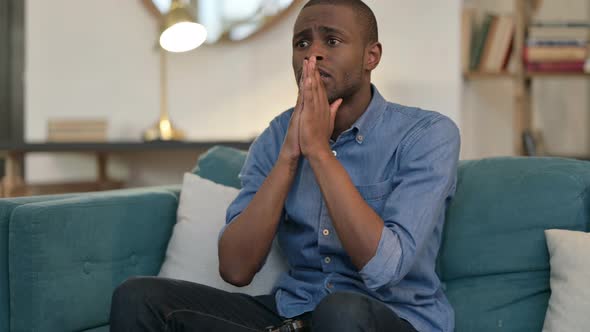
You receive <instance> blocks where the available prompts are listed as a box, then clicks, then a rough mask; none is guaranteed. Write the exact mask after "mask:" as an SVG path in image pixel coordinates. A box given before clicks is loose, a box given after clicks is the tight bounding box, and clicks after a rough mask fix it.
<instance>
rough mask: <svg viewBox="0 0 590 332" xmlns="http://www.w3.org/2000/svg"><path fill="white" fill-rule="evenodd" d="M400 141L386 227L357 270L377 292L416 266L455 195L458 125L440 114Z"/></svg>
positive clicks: (458, 146) (384, 211) (385, 220)
mask: <svg viewBox="0 0 590 332" xmlns="http://www.w3.org/2000/svg"><path fill="white" fill-rule="evenodd" d="M406 141H407V142H406V143H402V144H401V150H400V153H401V158H400V167H399V169H398V171H397V172H396V174H395V175H394V176H393V180H392V181H393V182H394V188H395V189H394V190H393V192H392V193H391V194H390V196H389V197H388V198H387V200H386V202H385V208H384V210H383V213H382V215H381V217H382V218H383V222H384V226H385V227H384V228H383V231H382V234H381V239H380V241H379V245H378V248H377V252H376V254H375V256H374V257H373V258H372V259H371V260H369V262H368V263H367V264H366V265H365V266H364V267H363V268H362V269H361V271H360V275H361V277H362V278H363V281H364V283H365V285H366V286H367V287H368V288H369V289H371V290H377V289H379V288H381V287H383V286H385V285H389V284H392V283H393V284H396V283H398V282H399V281H400V280H402V279H403V278H404V276H405V275H406V274H407V273H408V272H409V271H410V269H411V268H412V266H413V265H414V261H415V259H416V256H417V253H418V252H420V251H421V249H422V248H423V247H424V245H425V244H426V241H428V240H430V239H432V235H433V232H434V231H435V228H436V226H437V225H438V224H439V223H443V222H444V214H445V210H446V206H447V202H448V201H449V200H450V199H451V197H452V196H453V195H454V191H455V185H456V178H457V164H458V160H459V150H460V135H459V129H458V128H457V126H456V125H455V124H454V123H453V121H451V120H450V119H449V118H447V117H444V116H440V117H439V118H437V119H436V120H433V121H431V123H430V124H428V125H425V126H422V128H421V129H418V130H416V131H415V132H414V134H411V135H410V136H409V138H408V139H407V140H406Z"/></svg>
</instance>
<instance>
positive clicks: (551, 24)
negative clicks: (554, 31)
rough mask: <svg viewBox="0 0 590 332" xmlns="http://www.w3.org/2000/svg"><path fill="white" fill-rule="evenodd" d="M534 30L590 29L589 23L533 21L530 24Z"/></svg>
mask: <svg viewBox="0 0 590 332" xmlns="http://www.w3.org/2000/svg"><path fill="white" fill-rule="evenodd" d="M530 26H531V27H534V28H586V29H590V22H588V21H574V20H567V21H533V22H532V23H531V24H530Z"/></svg>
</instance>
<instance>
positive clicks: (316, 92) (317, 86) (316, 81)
mask: <svg viewBox="0 0 590 332" xmlns="http://www.w3.org/2000/svg"><path fill="white" fill-rule="evenodd" d="M312 75H313V101H314V107H315V109H316V110H317V111H320V110H323V109H325V102H324V101H323V100H322V99H321V93H320V90H321V85H322V80H321V77H320V71H319V70H318V68H317V60H316V61H314V63H313V73H312Z"/></svg>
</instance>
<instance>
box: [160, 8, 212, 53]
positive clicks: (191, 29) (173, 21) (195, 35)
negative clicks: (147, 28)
mask: <svg viewBox="0 0 590 332" xmlns="http://www.w3.org/2000/svg"><path fill="white" fill-rule="evenodd" d="M206 39H207V30H206V29H205V27H204V26H203V25H201V24H199V23H196V20H195V18H194V17H193V16H192V15H191V12H190V10H189V9H188V6H187V5H186V4H183V3H182V2H181V1H180V0H174V1H172V5H171V7H170V11H169V12H168V13H167V14H166V15H165V16H164V25H163V27H162V34H161V35H160V45H161V46H162V48H163V49H165V50H166V51H169V52H176V53H178V52H187V51H190V50H193V49H195V48H197V47H199V46H201V44H203V43H204V42H205V40H206Z"/></svg>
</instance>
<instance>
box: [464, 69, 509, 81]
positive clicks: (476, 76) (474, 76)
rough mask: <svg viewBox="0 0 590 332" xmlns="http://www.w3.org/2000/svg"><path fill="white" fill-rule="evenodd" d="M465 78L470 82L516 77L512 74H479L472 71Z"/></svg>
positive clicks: (465, 74)
mask: <svg viewBox="0 0 590 332" xmlns="http://www.w3.org/2000/svg"><path fill="white" fill-rule="evenodd" d="M463 77H464V78H465V79H468V80H478V79H496V78H510V79H513V78H515V77H516V75H515V74H513V73H510V72H497V73H496V72H479V71H472V72H468V73H463Z"/></svg>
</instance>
